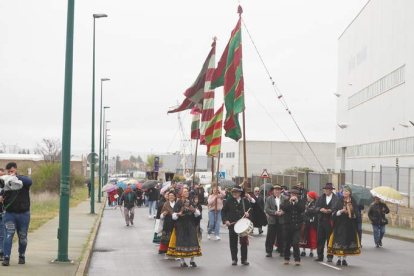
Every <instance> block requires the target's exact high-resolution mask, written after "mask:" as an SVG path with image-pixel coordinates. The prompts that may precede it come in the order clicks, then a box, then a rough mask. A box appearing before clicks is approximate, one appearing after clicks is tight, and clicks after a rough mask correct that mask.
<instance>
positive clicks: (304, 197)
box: [297, 181, 309, 201]
mask: <svg viewBox="0 0 414 276" xmlns="http://www.w3.org/2000/svg"><path fill="white" fill-rule="evenodd" d="M297 187H298V188H299V192H300V196H299V199H300V200H305V201H306V200H307V195H308V192H309V190H307V189H305V183H303V182H302V181H300V182H298V184H297Z"/></svg>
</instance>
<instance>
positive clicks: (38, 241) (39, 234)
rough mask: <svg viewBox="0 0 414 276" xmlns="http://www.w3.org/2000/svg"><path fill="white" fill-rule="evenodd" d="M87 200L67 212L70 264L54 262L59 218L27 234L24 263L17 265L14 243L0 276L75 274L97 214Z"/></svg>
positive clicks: (98, 205)
mask: <svg viewBox="0 0 414 276" xmlns="http://www.w3.org/2000/svg"><path fill="white" fill-rule="evenodd" d="M101 207H102V203H96V205H95V211H96V212H98V211H99V210H100V209H101ZM89 213H90V200H89V199H88V200H85V201H83V202H82V203H80V204H79V205H78V206H76V207H73V208H70V211H69V218H70V220H69V247H68V255H69V259H70V260H72V261H73V262H72V263H60V264H57V263H53V262H52V261H53V260H55V259H56V258H57V251H58V240H57V229H58V226H59V217H58V216H57V217H55V218H54V219H52V220H50V221H48V222H47V223H45V224H44V225H43V226H42V227H41V228H40V229H38V230H36V231H34V232H33V233H29V235H28V247H27V252H26V264H25V265H19V264H17V261H18V253H17V249H18V244H17V243H14V244H13V248H12V255H11V258H10V266H8V267H5V266H0V275H1V276H20V275H22V276H26V275H30V276H38V275H39V276H40V275H42V276H47V275H53V276H69V275H70V276H72V275H75V274H76V272H77V270H78V267H79V263H80V261H81V260H80V258H81V256H82V252H83V251H84V247H85V245H86V244H87V242H88V239H89V237H90V235H91V230H92V229H93V226H94V225H95V222H96V220H97V218H98V215H90V214H89Z"/></svg>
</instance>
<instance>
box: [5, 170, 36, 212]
mask: <svg viewBox="0 0 414 276" xmlns="http://www.w3.org/2000/svg"><path fill="white" fill-rule="evenodd" d="M17 178H18V179H19V180H20V181H22V182H23V187H22V188H21V189H20V190H15V191H4V194H3V198H4V201H3V204H4V209H5V211H7V212H9V213H25V212H27V211H30V186H32V180H31V179H30V177H27V176H22V175H17Z"/></svg>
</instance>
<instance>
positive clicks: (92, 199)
mask: <svg viewBox="0 0 414 276" xmlns="http://www.w3.org/2000/svg"><path fill="white" fill-rule="evenodd" d="M102 17H108V15H106V14H94V15H93V61H92V63H93V64H92V150H91V153H92V156H94V155H95V20H96V18H102ZM91 161H92V162H91V214H95V158H94V157H93V158H92V160H91Z"/></svg>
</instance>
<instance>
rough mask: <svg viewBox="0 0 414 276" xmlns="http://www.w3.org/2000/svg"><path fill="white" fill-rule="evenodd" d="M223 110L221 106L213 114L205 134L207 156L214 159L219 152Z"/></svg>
mask: <svg viewBox="0 0 414 276" xmlns="http://www.w3.org/2000/svg"><path fill="white" fill-rule="evenodd" d="M223 108H224V105H222V106H221V107H220V108H219V109H218V110H217V112H216V113H215V114H214V116H213V118H212V119H211V121H210V122H209V123H208V125H207V128H206V133H205V141H206V145H207V155H209V156H212V157H215V156H216V155H217V154H218V153H220V151H221V129H222V126H223Z"/></svg>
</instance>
